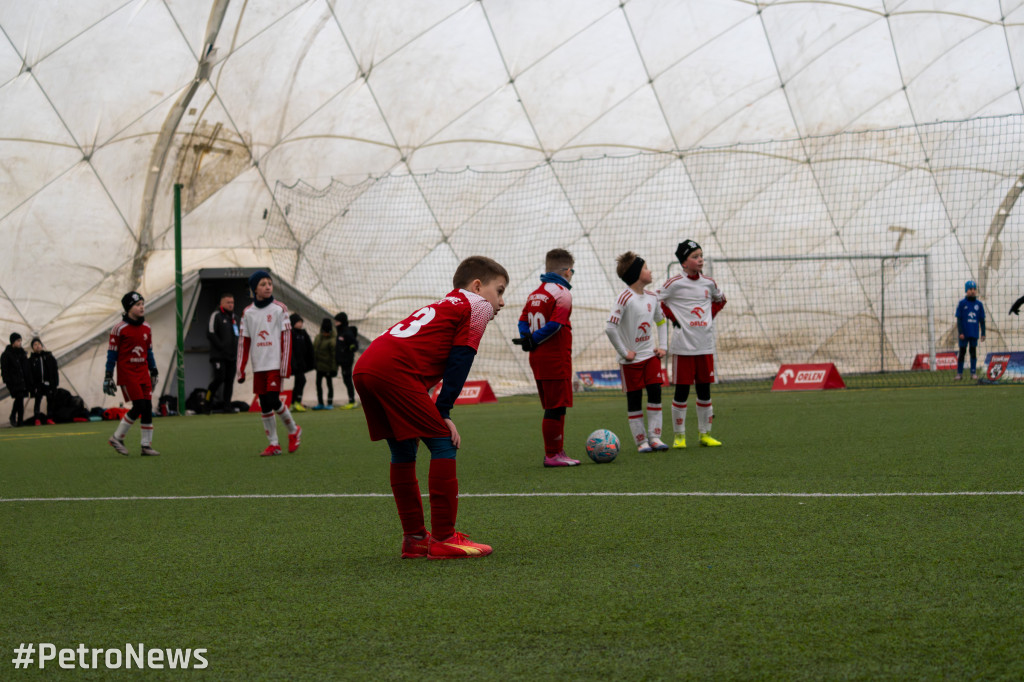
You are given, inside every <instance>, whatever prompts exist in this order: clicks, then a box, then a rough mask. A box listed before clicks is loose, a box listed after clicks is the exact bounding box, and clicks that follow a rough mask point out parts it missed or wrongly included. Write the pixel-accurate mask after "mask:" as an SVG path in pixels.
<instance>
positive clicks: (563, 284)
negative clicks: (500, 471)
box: [516, 249, 580, 467]
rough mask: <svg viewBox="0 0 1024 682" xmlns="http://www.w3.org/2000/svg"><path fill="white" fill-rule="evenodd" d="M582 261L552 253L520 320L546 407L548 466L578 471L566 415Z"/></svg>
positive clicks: (560, 252)
mask: <svg viewBox="0 0 1024 682" xmlns="http://www.w3.org/2000/svg"><path fill="white" fill-rule="evenodd" d="M575 263H576V261H575V259H574V258H573V257H572V254H571V253H569V252H568V251H566V250H565V249H552V250H551V251H548V253H547V255H546V256H545V259H544V267H545V268H546V269H547V272H545V273H544V274H543V275H541V276H540V281H541V285H540V286H539V287H538V288H537V289H536V290H534V292H533V293H532V294H530V296H529V297H528V298H527V299H526V305H525V306H524V307H523V313H522V315H520V316H519V338H518V339H516V343H518V344H519V345H520V346H521V347H522V349H523V350H524V351H526V352H528V353H529V354H530V369H532V370H533V378H534V379H535V380H536V382H537V392H538V393H539V394H540V404H541V407H543V408H544V419H543V420H542V421H541V434H542V435H543V437H544V466H546V467H572V466H576V465H577V464H579V463H580V461H579V460H578V459H572V458H571V457H569V456H568V455H566V454H565V442H564V441H565V410H566V408H568V407H572V325H571V324H569V316H570V315H572V294H571V293H569V290H570V289H572V285H571V284H569V282H571V281H572V276H573V274H575V272H576V271H575V270H574V269H573V265H575Z"/></svg>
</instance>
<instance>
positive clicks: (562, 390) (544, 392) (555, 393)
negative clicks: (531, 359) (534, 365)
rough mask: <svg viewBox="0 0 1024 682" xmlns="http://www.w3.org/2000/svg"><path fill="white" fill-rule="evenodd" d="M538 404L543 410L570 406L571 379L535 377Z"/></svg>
mask: <svg viewBox="0 0 1024 682" xmlns="http://www.w3.org/2000/svg"><path fill="white" fill-rule="evenodd" d="M536 381H537V393H538V394H539V395H540V406H541V407H543V408H544V409H545V410H553V409H555V408H557V407H572V379H537V380H536Z"/></svg>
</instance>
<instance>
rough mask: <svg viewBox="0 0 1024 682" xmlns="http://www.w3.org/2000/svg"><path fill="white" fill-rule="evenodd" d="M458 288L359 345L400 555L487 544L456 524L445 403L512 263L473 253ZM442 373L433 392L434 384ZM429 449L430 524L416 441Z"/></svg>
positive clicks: (357, 375)
mask: <svg viewBox="0 0 1024 682" xmlns="http://www.w3.org/2000/svg"><path fill="white" fill-rule="evenodd" d="M452 285H453V286H454V289H453V290H452V291H451V292H450V293H449V294H448V295H447V296H445V297H444V298H443V299H441V300H440V301H437V302H435V303H431V304H430V305H428V306H424V307H423V308H420V309H419V310H417V311H416V312H414V313H413V314H412V315H410V316H409V317H407V318H405V319H404V320H402V321H401V322H399V323H398V324H396V325H394V326H392V327H391V328H390V329H388V330H387V331H385V332H384V333H383V334H381V335H380V336H378V337H377V338H376V339H374V340H373V342H372V343H371V344H370V346H369V348H367V349H366V351H365V352H364V353H363V354H362V356H361V357H360V358H359V361H358V362H357V363H356V366H355V368H354V370H353V375H352V379H353V381H354V383H355V386H356V390H357V391H358V392H359V396H360V398H361V399H362V401H363V414H364V416H365V417H366V425H367V426H368V427H369V430H370V439H371V440H386V441H387V443H388V448H390V450H391V491H392V494H393V495H394V497H395V505H396V506H397V507H398V518H399V519H400V520H401V522H402V532H403V534H404V538H403V541H402V558H403V559H413V558H419V557H427V558H428V559H461V558H469V557H483V556H487V555H488V554H490V553H491V547H490V546H488V545H483V544H480V543H476V542H471V541H470V540H469V539H468V538H467V537H466V535H465V534H464V533H459V532H457V531H456V530H455V520H456V516H457V514H458V505H459V499H458V498H459V481H458V479H457V478H456V476H455V454H456V450H457V449H458V447H459V446H460V445H461V438H460V436H459V432H458V429H456V428H455V423H454V422H453V421H452V420H451V415H450V413H451V409H452V406H454V405H455V399H456V398H458V397H459V393H460V392H461V391H462V386H463V384H464V383H465V381H466V377H467V376H468V375H469V370H470V367H472V365H473V359H474V357H475V356H476V352H477V349H478V348H479V346H480V339H481V338H482V337H483V333H484V330H485V329H486V328H487V323H488V322H490V321H491V320H492V319H494V316H495V315H496V314H497V313H498V311H499V310H501V308H502V307H503V306H504V305H505V301H504V300H503V296H504V293H505V287H506V286H508V272H506V270H505V268H503V267H502V266H501V265H500V264H499V263H497V262H496V261H494V260H492V259H490V258H486V257H484V256H471V257H469V258H467V259H465V260H464V261H462V262H461V263H460V264H459V267H458V268H457V269H456V270H455V276H454V277H453V278H452ZM442 379H443V382H444V383H443V386H442V387H441V391H440V393H439V394H438V396H437V400H436V402H435V401H432V400H431V399H430V389H431V388H432V387H433V386H434V385H435V384H437V382H438V381H439V380H442ZM420 440H422V441H423V443H424V444H425V445H426V446H427V449H428V450H430V473H429V479H428V489H429V491H430V524H431V532H430V533H427V531H426V526H425V524H424V517H423V500H422V498H421V497H420V486H419V481H418V480H417V478H416V449H417V446H418V443H419V441H420Z"/></svg>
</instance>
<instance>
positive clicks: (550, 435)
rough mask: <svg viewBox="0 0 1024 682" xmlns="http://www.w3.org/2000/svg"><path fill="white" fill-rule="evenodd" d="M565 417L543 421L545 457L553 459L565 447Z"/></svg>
mask: <svg viewBox="0 0 1024 682" xmlns="http://www.w3.org/2000/svg"><path fill="white" fill-rule="evenodd" d="M564 420H565V417H562V418H561V419H542V420H541V422H540V432H541V433H542V434H543V435H544V455H545V456H546V457H551V456H553V455H557V454H558V453H559V452H561V451H562V447H563V445H564V442H563V441H564V433H565V421H564Z"/></svg>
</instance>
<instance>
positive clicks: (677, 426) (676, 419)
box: [672, 400, 686, 435]
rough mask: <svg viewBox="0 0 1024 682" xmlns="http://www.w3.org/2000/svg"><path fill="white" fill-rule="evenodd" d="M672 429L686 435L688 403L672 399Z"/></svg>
mask: <svg viewBox="0 0 1024 682" xmlns="http://www.w3.org/2000/svg"><path fill="white" fill-rule="evenodd" d="M672 431H673V432H675V433H678V434H681V435H686V403H677V402H676V401H674V400H673V401H672Z"/></svg>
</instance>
